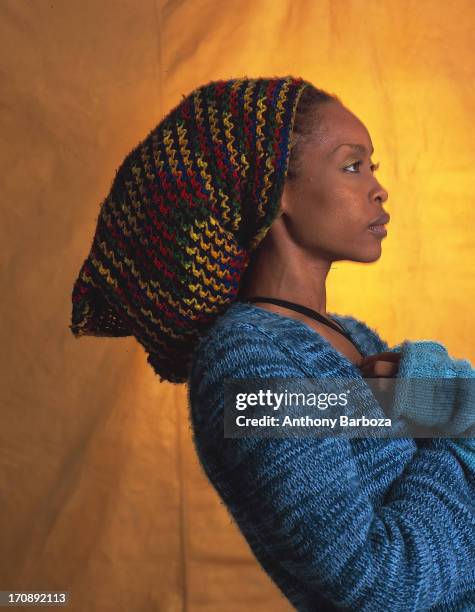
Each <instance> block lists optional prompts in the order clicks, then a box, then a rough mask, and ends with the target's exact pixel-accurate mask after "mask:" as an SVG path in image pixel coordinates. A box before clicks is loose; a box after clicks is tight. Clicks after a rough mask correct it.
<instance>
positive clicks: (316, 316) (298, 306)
mask: <svg viewBox="0 0 475 612" xmlns="http://www.w3.org/2000/svg"><path fill="white" fill-rule="evenodd" d="M240 301H241V302H250V303H252V302H265V303H269V304H275V305H276V306H283V307H284V308H289V309H290V310H295V311H296V312H300V313H301V314H304V315H306V316H307V317H310V318H312V319H315V320H316V321H319V322H320V323H323V324H324V325H328V327H331V328H332V329H334V330H335V331H337V332H338V333H340V334H342V335H343V336H345V338H346V339H347V340H349V341H350V342H351V344H353V346H355V343H354V342H353V340H352V339H351V336H350V335H349V334H348V333H347V332H346V331H345V330H344V329H343V328H342V327H339V326H337V325H336V324H335V323H333V322H332V321H329V320H328V319H325V317H324V316H323V315H321V314H320V313H319V312H317V311H316V310H313V309H312V308H308V307H307V306H302V305H301V304H295V303H294V302H288V301H287V300H281V299H280V298H269V297H259V296H257V297H249V298H248V297H246V298H240ZM358 352H359V349H358Z"/></svg>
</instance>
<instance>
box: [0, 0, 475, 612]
mask: <svg viewBox="0 0 475 612" xmlns="http://www.w3.org/2000/svg"><path fill="white" fill-rule="evenodd" d="M0 17H1V18H0V34H1V35H0V41H1V42H0V44H1V46H2V54H1V57H2V60H1V61H2V69H1V82H2V90H1V114H0V117H1V124H2V135H3V138H2V142H3V144H2V145H1V148H0V151H1V162H2V191H3V194H2V209H3V210H2V223H1V224H0V232H1V234H0V235H1V241H2V249H1V253H2V284H3V287H2V301H1V315H2V319H1V320H2V324H1V339H2V347H3V351H2V354H1V355H2V356H1V360H2V362H1V373H2V378H1V390H2V427H1V428H0V443H1V446H0V495H1V504H0V513H1V527H2V537H1V538H0V542H1V544H0V585H1V586H0V588H1V589H3V590H6V589H12V590H45V589H48V590H67V591H70V592H71V597H72V600H71V606H70V608H69V609H71V610H73V611H74V612H76V611H77V612H89V611H95V610H99V611H109V610H110V611H111V612H112V611H114V612H115V611H117V610H127V611H128V612H134V611H144V612H148V611H150V612H153V611H160V612H178V611H182V610H187V611H193V612H202V611H203V612H204V611H206V612H237V611H238V610H241V609H244V608H246V609H250V610H253V612H267V611H269V612H279V611H282V612H283V611H285V610H290V609H291V606H290V605H289V604H288V603H287V601H286V600H285V599H284V598H283V596H281V595H280V592H279V591H278V589H277V587H275V586H274V585H273V583H272V582H271V581H270V579H269V578H268V577H267V575H266V574H265V573H264V572H263V571H262V570H261V569H260V568H259V566H258V565H257V562H256V561H255V559H254V557H253V556H252V554H251V552H250V550H249V548H248V546H247V544H246V543H245V541H244V540H243V538H242V537H241V535H240V533H239V532H238V531H237V529H236V527H235V525H234V524H233V523H232V521H231V519H230V516H229V515H228V514H227V512H226V510H225V508H224V507H223V505H222V504H221V503H220V501H219V499H218V497H217V495H216V494H215V492H214V490H213V489H212V488H211V486H210V485H209V484H208V482H207V480H206V478H205V476H204V474H203V472H202V471H201V468H200V466H199V464H198V461H197V458H196V455H195V452H194V448H193V446H192V441H191V434H190V429H189V425H188V420H187V419H188V412H187V410H188V408H187V396H186V386H184V385H182V386H178V385H171V384H162V385H159V383H158V379H157V378H156V377H155V376H154V374H153V371H152V370H151V368H150V367H149V366H148V365H147V363H146V358H145V353H144V352H143V350H142V348H141V347H140V345H138V344H137V343H136V342H135V340H134V339H132V338H126V339H95V338H82V339H81V340H80V341H76V340H75V339H74V338H73V337H72V335H71V334H70V332H69V330H68V328H67V326H68V324H69V316H70V292H71V289H72V283H73V280H74V279H75V277H76V274H77V272H78V270H79V267H80V264H81V263H82V261H83V259H84V257H85V256H86V255H87V252H88V250H89V247H90V243H91V241H92V236H93V231H94V228H95V221H96V218H97V214H98V206H99V203H100V202H101V201H102V199H103V198H104V197H105V195H106V194H107V192H108V189H109V187H110V185H111V181H112V179H113V176H114V171H115V169H116V168H117V167H118V166H119V164H120V162H121V161H122V159H123V158H124V156H125V155H126V154H127V153H128V152H129V150H130V149H131V148H132V147H134V146H135V145H136V143H137V142H138V141H139V140H140V139H142V138H143V137H144V136H145V135H146V134H147V133H148V132H149V130H150V129H151V128H152V127H153V126H154V125H156V123H158V121H159V120H160V119H161V118H162V117H163V116H164V115H165V113H166V112H167V111H168V110H169V109H171V108H172V107H173V106H175V105H176V104H177V103H178V102H179V101H180V99H181V96H182V95H187V94H188V93H189V92H190V91H191V90H192V89H193V88H194V87H196V86H198V85H200V84H202V83H205V82H208V81H210V80H214V79H218V78H230V77H237V76H242V75H248V76H260V75H262V76H272V75H287V74H294V75H297V76H302V77H304V78H306V79H309V80H311V81H312V82H314V83H315V84H316V85H317V86H320V87H323V88H325V89H328V90H329V91H333V92H335V93H337V94H338V95H339V96H340V97H341V98H342V100H343V102H344V103H345V104H346V105H347V106H349V108H350V109H352V110H353V112H355V113H356V114H357V115H358V116H359V117H360V118H361V119H362V120H363V121H364V122H365V124H366V125H367V127H368V129H369V131H370V134H371V136H372V140H373V143H374V147H375V154H374V156H373V160H374V161H375V162H377V161H380V162H381V169H380V170H379V173H378V176H379V177H380V179H381V181H382V183H383V185H384V186H385V187H386V189H387V190H388V192H389V200H388V202H387V204H386V206H385V208H386V210H388V212H389V213H390V214H391V216H392V220H391V224H390V226H389V234H388V237H387V238H386V239H385V240H384V241H383V255H382V258H381V259H380V260H379V261H378V262H376V263H373V264H371V265H364V264H358V263H349V262H339V263H337V264H335V266H333V270H332V271H331V273H330V275H329V279H328V309H329V310H330V311H336V312H339V313H341V314H352V315H354V316H357V317H359V318H362V319H363V320H365V321H366V322H367V323H369V324H370V325H372V326H374V327H376V328H377V329H378V330H379V331H380V333H381V334H382V336H383V337H384V338H386V339H387V340H388V341H389V342H390V343H391V344H394V343H396V342H399V341H401V340H402V339H404V338H408V339H436V340H439V341H441V342H443V343H444V344H445V345H446V346H447V348H448V349H449V352H450V353H451V354H452V355H453V356H457V357H463V358H468V359H471V360H472V363H473V362H474V357H475V346H474V342H473V335H474V334H473V331H474V325H473V316H472V315H473V300H474V295H475V282H474V273H473V267H472V266H473V258H474V257H473V256H474V242H473V227H474V224H475V214H474V211H475V173H474V163H475V148H474V146H473V127H472V120H473V119H472V118H473V116H474V115H475V94H474V89H473V82H474V80H475V53H474V51H475V49H474V38H473V32H474V31H475V5H474V4H473V2H471V0H453V1H452V2H450V3H445V2H434V1H433V0H431V1H428V0H418V2H412V1H409V0H386V1H385V2H380V1H379V0H369V1H367V2H364V3H362V2H359V1H357V0H344V1H343V0H341V1H335V2H333V1H332V2H319V1H317V0H300V1H296V0H252V1H251V0H230V1H228V2H219V1H217V0H216V1H205V0H182V1H179V0H175V1H169V2H165V1H161V0H142V1H141V2H139V3H136V2H134V1H132V0H120V1H119V0H101V2H97V1H95V0H88V1H84V0H81V1H79V0H74V1H73V0H68V1H65V0H63V1H62V2H59V1H58V0H35V2H22V1H19V0H2V2H1V4H0ZM35 609H36V608H35Z"/></svg>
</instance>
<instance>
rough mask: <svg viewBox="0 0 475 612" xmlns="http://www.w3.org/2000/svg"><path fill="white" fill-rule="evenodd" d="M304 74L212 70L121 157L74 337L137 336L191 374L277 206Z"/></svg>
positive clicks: (170, 370) (80, 293)
mask: <svg viewBox="0 0 475 612" xmlns="http://www.w3.org/2000/svg"><path fill="white" fill-rule="evenodd" d="M309 85H310V86H311V84H310V83H309V82H307V81H304V80H303V79H301V78H294V77H291V76H287V77H284V78H256V79H250V78H241V79H232V80H227V81H212V82H210V83H208V84H206V85H203V86H201V87H198V88H197V89H195V90H194V91H192V92H191V94H189V95H188V96H187V97H184V99H183V100H182V101H181V103H180V104H179V105H178V106H176V107H175V108H174V109H173V110H172V111H170V112H169V114H168V115H166V117H165V118H164V119H163V120H162V121H161V122H160V123H159V124H158V126H157V127H155V128H154V129H153V130H152V131H151V132H150V133H149V135H148V136H147V137H146V138H145V139H144V140H143V141H142V142H140V143H139V144H138V145H137V146H136V148H135V149H133V150H132V151H131V152H130V153H129V154H128V155H127V156H126V158H125V160H124V161H123V163H122V164H121V166H120V167H119V169H118V170H117V171H116V175H115V178H114V181H113V184H112V187H111V190H110V192H109V195H108V196H107V197H106V198H105V200H104V201H103V203H102V205H101V209H100V214H99V217H98V220H97V227H96V230H95V235H94V240H93V243H92V247H91V250H90V253H89V255H88V256H87V258H86V259H85V261H84V263H83V264H82V267H81V269H80V272H79V275H78V278H77V280H76V282H75V284H74V288H73V291H72V324H71V325H70V326H69V328H70V329H71V331H72V333H73V334H74V336H75V337H80V336H84V335H89V336H135V338H136V339H137V340H138V341H139V342H140V343H141V344H142V346H143V347H144V348H145V350H146V352H147V361H148V362H149V363H150V365H151V366H152V367H153V369H154V370H155V372H156V373H157V374H158V376H159V378H160V382H163V381H164V380H168V381H170V382H175V383H181V382H186V380H187V378H188V375H189V367H190V360H191V355H192V353H193V350H194V347H195V346H196V344H197V341H198V339H199V337H200V336H201V335H202V334H203V332H204V331H205V330H206V329H207V328H209V326H210V325H211V324H212V323H213V321H214V320H215V319H216V317H217V316H218V315H219V314H221V313H223V312H224V311H225V310H226V309H227V307H229V306H230V304H231V303H232V302H233V301H234V300H235V298H236V297H237V294H238V291H239V285H240V280H241V277H242V275H243V272H244V270H245V268H246V266H247V265H248V263H249V260H250V255H251V253H252V252H253V251H254V249H255V248H256V247H257V245H258V244H259V243H260V241H261V240H262V239H263V237H264V236H265V234H266V232H267V231H268V229H269V227H270V226H271V224H272V222H273V220H274V219H275V218H276V216H277V215H278V212H279V205H280V197H281V194H282V190H283V187H284V179H285V175H286V171H287V165H288V158H289V153H290V136H291V132H292V127H293V122H294V118H295V111H296V107H297V104H298V100H299V98H300V95H301V93H302V91H303V90H304V88H305V87H307V86H309Z"/></svg>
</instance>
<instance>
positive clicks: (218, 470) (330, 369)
mask: <svg viewBox="0 0 475 612" xmlns="http://www.w3.org/2000/svg"><path fill="white" fill-rule="evenodd" d="M286 346H287V345H285V346H284V345H279V343H278V342H276V341H275V339H273V338H272V337H271V336H270V335H269V334H268V333H267V330H266V329H265V328H260V327H258V326H254V325H251V324H245V323H239V324H236V325H234V326H233V327H226V326H223V327H221V328H218V329H216V331H215V333H213V334H211V335H210V336H209V337H208V339H207V340H206V341H204V342H203V343H202V344H201V346H200V347H199V349H198V351H199V352H198V354H197V357H196V360H195V361H194V365H193V370H192V374H191V377H190V386H189V401H190V404H191V406H192V411H191V415H192V426H193V437H194V443H195V446H196V449H197V452H198V455H199V458H200V461H201V464H202V466H203V468H204V471H205V473H206V474H207V476H208V478H209V479H210V482H211V483H212V484H213V486H214V487H215V488H216V490H217V492H218V493H219V495H220V496H221V498H222V499H223V501H224V502H225V504H226V506H227V507H228V509H229V511H230V513H231V515H232V516H233V517H234V519H235V521H236V523H237V524H238V526H239V528H240V529H241V531H242V533H243V534H244V536H245V537H246V539H247V541H248V543H249V545H250V547H251V549H252V550H253V552H254V554H255V555H256V557H257V559H258V560H260V561H261V563H262V564H263V565H264V567H265V569H266V571H267V572H268V573H269V575H270V576H271V577H272V578H273V579H274V580H275V582H276V583H277V585H278V586H279V587H280V588H281V590H282V591H283V592H284V593H285V594H286V595H287V597H288V598H289V600H290V601H291V602H292V603H293V604H294V605H295V606H296V608H297V609H298V610H302V611H311V610H315V611H316V610H320V609H331V608H330V607H326V608H325V607H323V608H322V607H321V602H322V601H326V602H331V604H332V605H333V606H334V607H335V608H336V609H341V610H362V611H367V612H380V611H381V610H391V612H398V611H401V612H409V611H412V610H429V609H431V607H434V610H435V609H440V610H444V609H447V610H455V609H457V608H456V607H454V606H452V607H450V605H448V607H441V608H435V606H437V605H438V604H441V605H442V604H443V602H447V601H449V600H452V601H453V600H455V599H460V598H461V597H463V596H464V594H468V593H469V591H470V590H473V589H475V538H474V535H475V491H474V476H475V461H474V457H475V454H474V453H475V441H474V440H473V439H463V440H459V441H458V442H455V441H452V440H449V439H447V440H443V441H442V443H441V444H440V447H438V446H437V444H435V445H432V446H428V447H419V448H417V450H416V451H415V453H414V454H413V456H412V457H411V458H410V460H407V461H406V460H405V459H404V460H403V458H402V457H400V458H399V460H400V461H401V462H403V461H404V463H401V469H400V470H399V469H398V468H397V466H396V465H395V463H396V462H397V461H398V456H399V455H398V453H397V452H394V454H393V459H392V461H393V462H394V465H392V466H391V469H390V470H389V469H388V473H391V474H393V476H392V478H393V480H392V481H391V482H388V483H387V491H386V494H385V495H384V498H383V499H382V500H381V502H375V501H374V499H372V498H371V496H370V495H369V493H368V488H367V487H363V484H362V479H363V471H362V470H363V469H364V470H367V472H369V474H368V473H367V472H365V479H368V481H371V479H372V478H373V479H374V480H375V481H377V480H378V479H379V478H380V474H379V473H378V470H379V471H380V466H379V465H378V464H376V463H375V464H372V463H371V460H370V457H367V458H366V462H367V463H366V465H365V466H363V467H362V466H361V465H359V466H357V464H356V461H355V457H354V451H353V448H352V444H351V441H350V440H348V439H343V438H335V437H327V438H304V437H302V438H298V439H295V438H292V439H289V438H278V439H276V438H259V437H257V436H254V437H245V438H234V439H232V438H225V437H224V433H223V418H224V417H223V412H224V396H223V386H222V383H223V381H224V380H225V379H226V378H256V377H257V378H267V377H269V378H272V377H292V378H294V377H295V378H298V377H302V376H310V375H311V376H315V372H319V375H320V376H322V377H324V376H331V377H338V376H343V377H346V376H348V375H349V370H348V367H347V361H346V360H344V359H343V358H342V359H340V358H339V357H338V354H337V353H336V352H335V351H333V352H332V353H331V354H330V355H329V354H328V351H325V350H322V351H320V352H317V354H314V355H313V356H312V372H311V373H309V371H307V370H306V368H305V367H303V365H302V363H303V361H302V359H299V358H297V357H296V356H295V355H293V354H292V353H291V352H289V351H288V350H287V349H286ZM361 384H362V385H364V384H365V383H364V380H363V379H362V378H361ZM361 397H364V398H365V400H364V401H365V402H369V403H371V402H373V403H376V400H375V398H374V396H373V395H372V394H371V393H369V394H366V395H365V394H362V396H361ZM368 407H370V406H369V405H368ZM373 409H375V410H377V409H378V406H373ZM400 443H401V442H400V441H399V440H397V439H390V440H386V441H385V444H386V447H385V451H386V452H387V453H388V455H390V454H391V452H392V451H393V449H394V450H397V449H398V445H399V444H400ZM401 448H403V447H402V446H401ZM401 454H402V453H401ZM406 459H407V458H406ZM459 609H464V608H459Z"/></svg>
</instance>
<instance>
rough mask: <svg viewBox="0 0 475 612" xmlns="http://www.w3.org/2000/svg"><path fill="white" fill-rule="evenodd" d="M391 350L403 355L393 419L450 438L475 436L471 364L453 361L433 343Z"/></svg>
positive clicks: (474, 382)
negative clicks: (401, 418)
mask: <svg viewBox="0 0 475 612" xmlns="http://www.w3.org/2000/svg"><path fill="white" fill-rule="evenodd" d="M386 350H388V349H386ZM389 350H390V351H393V352H400V353H401V360H400V365H399V371H398V374H397V378H398V380H397V381H396V389H395V397H394V402H393V410H392V415H391V416H392V417H393V418H398V417H401V416H402V417H404V418H405V419H407V420H408V421H410V422H412V423H414V424H416V425H419V426H430V427H431V428H440V431H441V432H443V433H444V435H447V436H452V437H455V436H460V435H464V436H470V435H475V370H474V369H473V367H472V364H471V363H470V362H469V361H468V360H466V359H455V358H452V357H451V356H450V355H449V353H448V352H447V349H446V348H445V347H444V345H443V344H441V343H440V342H434V341H432V340H420V341H416V342H410V341H408V340H406V341H404V342H403V343H401V344H398V345H397V346H395V347H393V348H391V349H389Z"/></svg>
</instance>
